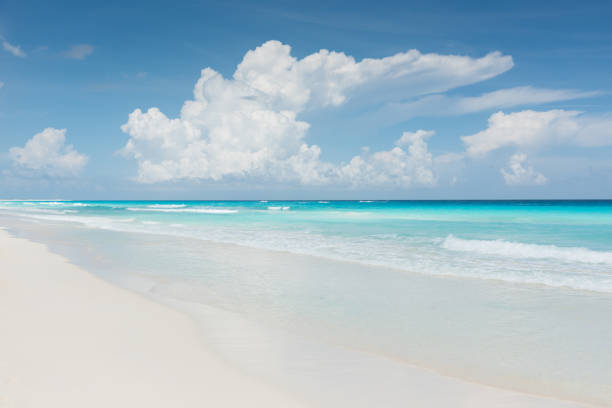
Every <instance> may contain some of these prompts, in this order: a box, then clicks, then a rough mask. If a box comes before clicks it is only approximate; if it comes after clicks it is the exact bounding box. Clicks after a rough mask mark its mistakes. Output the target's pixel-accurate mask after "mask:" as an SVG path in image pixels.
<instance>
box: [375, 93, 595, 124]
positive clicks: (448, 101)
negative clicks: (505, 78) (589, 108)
mask: <svg viewBox="0 0 612 408" xmlns="http://www.w3.org/2000/svg"><path fill="white" fill-rule="evenodd" d="M597 95H600V92H597V91H587V92H584V91H577V90H573V89H546V88H534V87H531V86H519V87H515V88H507V89H500V90H497V91H493V92H488V93H484V94H482V95H479V96H470V97H461V96H447V95H440V94H436V95H428V96H424V97H422V98H419V99H417V100H416V101H411V102H402V103H389V104H386V105H385V106H383V107H382V108H381V109H380V110H379V111H378V112H377V113H376V117H377V118H378V119H379V120H385V121H386V120H397V119H400V120H402V121H405V120H407V119H409V118H411V117H415V116H440V115H462V114H466V113H474V112H480V111H483V110H488V109H502V108H510V107H514V106H521V105H540V104H545V103H551V102H559V101H566V100H571V99H580V98H589V97H593V96H597Z"/></svg>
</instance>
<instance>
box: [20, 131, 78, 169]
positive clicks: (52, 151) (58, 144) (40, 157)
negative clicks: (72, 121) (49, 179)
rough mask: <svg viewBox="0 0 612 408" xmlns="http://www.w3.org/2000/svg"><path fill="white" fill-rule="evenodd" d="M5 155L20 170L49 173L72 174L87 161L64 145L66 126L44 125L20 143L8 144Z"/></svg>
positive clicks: (71, 148) (70, 146)
mask: <svg viewBox="0 0 612 408" xmlns="http://www.w3.org/2000/svg"><path fill="white" fill-rule="evenodd" d="M9 156H10V158H11V160H12V161H13V165H14V166H15V168H16V169H17V170H19V171H21V172H23V173H28V174H29V173H32V174H42V175H47V176H53V177H67V176H75V175H76V174H78V173H79V172H80V171H81V169H82V168H83V166H85V164H86V163H87V156H85V155H83V154H81V153H79V152H77V151H76V150H74V148H73V147H72V145H66V129H54V128H46V129H45V130H43V131H42V132H40V133H38V134H36V135H34V136H33V137H32V138H31V139H30V140H28V141H27V142H26V144H25V146H24V147H12V148H11V149H10V150H9Z"/></svg>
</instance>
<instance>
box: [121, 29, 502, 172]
mask: <svg viewBox="0 0 612 408" xmlns="http://www.w3.org/2000/svg"><path fill="white" fill-rule="evenodd" d="M290 51H291V48H290V47H289V46H288V45H284V44H281V43H280V42H278V41H268V42H266V43H264V44H263V45H262V46H260V47H257V48H256V49H255V50H251V51H249V52H247V53H246V55H245V56H244V58H243V60H242V62H241V63H240V64H239V65H238V67H237V69H236V71H235V73H234V75H233V78H232V79H225V78H223V77H222V76H221V75H220V74H219V73H217V72H215V71H214V70H212V69H210V68H206V69H204V70H202V74H201V77H200V79H199V80H198V81H197V83H196V85H195V87H194V91H193V93H194V98H193V100H188V101H186V102H185V103H184V105H183V107H182V109H181V114H180V117H179V118H175V119H172V118H168V117H167V116H166V115H164V114H163V113H162V112H160V111H159V110H158V109H157V108H151V109H149V110H148V111H146V112H143V111H141V110H140V109H137V110H135V111H133V112H132V113H131V114H130V116H129V120H128V122H127V123H126V124H124V125H123V126H122V127H121V129H122V130H123V131H124V132H125V133H127V134H128V135H129V136H130V138H129V140H128V142H127V144H126V146H125V147H124V149H123V152H124V153H125V154H127V155H130V156H132V157H134V158H135V159H136V160H137V161H138V180H139V181H141V182H148V183H151V182H158V181H169V180H178V179H211V180H221V179H224V178H236V177H238V178H245V177H247V178H248V177H256V178H258V179H261V180H265V179H271V180H282V181H289V180H297V181H299V182H302V183H307V184H319V183H329V182H347V183H349V184H354V181H355V180H361V181H363V182H367V183H370V182H372V181H373V180H379V181H380V182H392V183H398V182H401V183H404V184H406V183H412V182H415V181H416V182H423V183H430V182H433V180H434V179H435V178H434V177H433V175H432V174H429V173H428V171H427V170H426V167H427V166H426V165H427V163H428V161H431V156H430V155H429V153H427V152H426V144H425V141H424V139H425V138H426V137H427V135H425V134H419V136H418V137H417V136H414V137H412V136H410V137H409V136H407V138H412V139H410V140H409V141H408V143H409V144H410V145H409V147H408V151H407V152H406V151H404V150H403V149H402V148H401V147H400V146H398V147H396V148H394V149H392V150H390V151H387V152H378V153H374V154H371V155H370V154H368V155H366V156H364V157H361V156H356V157H355V158H353V159H352V160H351V162H350V163H349V164H345V165H332V164H330V163H325V162H322V161H321V160H320V155H321V149H320V148H319V147H318V146H315V145H311V146H309V145H308V144H306V143H305V138H306V133H307V130H308V128H309V124H308V123H306V122H304V121H301V120H299V119H298V116H299V114H300V113H301V112H303V111H304V110H306V109H321V108H325V107H329V106H338V105H341V104H343V103H345V102H346V101H347V100H348V99H349V98H350V97H351V96H355V95H356V94H357V93H364V92H367V93H369V94H370V95H372V92H373V91H372V90H374V89H376V90H377V93H378V94H379V95H384V97H385V98H392V97H394V96H395V97H398V98H406V97H414V96H417V95H422V94H427V93H432V92H441V91H445V90H448V89H451V88H454V87H457V86H461V85H466V84H469V83H474V82H478V81H482V80H484V79H487V78H490V77H492V76H495V75H498V74H500V73H501V72H504V71H506V70H508V69H510V68H511V67H512V58H511V57H509V56H503V55H501V54H500V53H498V52H494V53H491V54H488V55H486V56H484V57H482V58H478V59H473V58H470V57H462V56H453V55H438V54H421V53H420V52H419V51H416V50H411V51H408V52H405V53H399V54H396V55H393V56H390V57H386V58H381V59H364V60H362V61H360V62H356V61H355V59H354V58H353V57H351V56H347V55H345V54H343V53H338V52H330V51H327V50H321V51H319V52H317V53H314V54H311V55H308V56H306V57H305V58H303V59H299V60H298V59H296V58H294V57H292V56H291V54H290ZM271 61H273V63H271ZM368 101H369V102H372V99H368ZM423 148H425V151H423ZM405 161H414V162H415V163H416V162H419V163H420V164H418V165H417V164H409V163H406V162H405ZM368 172H370V173H371V174H372V176H371V177H370V176H368V175H367V174H366V173H368ZM408 174H409V175H410V176H407V175H408ZM349 179H350V181H349ZM375 182H377V181H375Z"/></svg>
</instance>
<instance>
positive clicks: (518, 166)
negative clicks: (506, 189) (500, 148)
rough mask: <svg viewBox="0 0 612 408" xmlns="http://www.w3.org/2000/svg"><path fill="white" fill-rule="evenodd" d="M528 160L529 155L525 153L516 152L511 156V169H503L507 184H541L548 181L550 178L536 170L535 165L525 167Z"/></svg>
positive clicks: (509, 164)
mask: <svg viewBox="0 0 612 408" xmlns="http://www.w3.org/2000/svg"><path fill="white" fill-rule="evenodd" d="M526 161H527V156H526V155H525V154H523V153H516V154H514V155H512V157H510V162H509V163H508V167H509V168H510V169H509V171H506V170H505V169H501V173H502V176H503V177H504V180H505V181H506V184H508V185H512V186H517V185H534V186H539V185H542V184H546V183H547V182H548V179H547V178H546V177H545V176H544V175H543V174H542V173H538V172H537V171H535V170H534V169H533V167H531V166H527V167H525V166H524V165H523V164H524V163H525V162H526Z"/></svg>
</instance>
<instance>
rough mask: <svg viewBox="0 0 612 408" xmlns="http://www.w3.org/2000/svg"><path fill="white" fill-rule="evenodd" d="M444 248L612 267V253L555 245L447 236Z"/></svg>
mask: <svg viewBox="0 0 612 408" xmlns="http://www.w3.org/2000/svg"><path fill="white" fill-rule="evenodd" d="M441 246H442V248H444V249H449V250H451V251H462V252H476V253H479V254H485V255H497V256H504V257H510V258H533V259H548V258H550V259H557V260H562V261H569V262H582V263H592V264H608V265H612V252H605V251H593V250H591V249H588V248H581V247H558V246H555V245H541V244H525V243H522V242H512V241H504V240H501V239H498V240H481V239H461V238H457V237H455V236H453V235H449V236H447V237H446V238H445V239H444V241H443V242H442V244H441Z"/></svg>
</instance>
